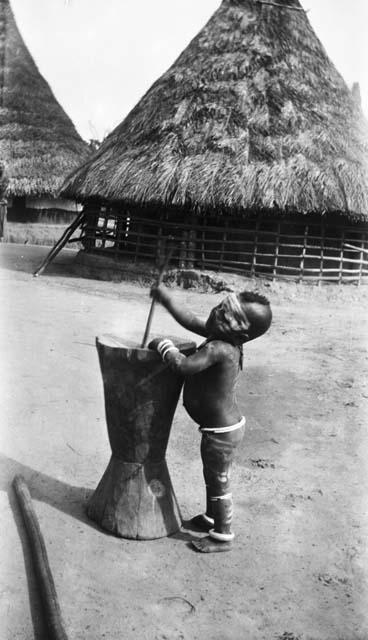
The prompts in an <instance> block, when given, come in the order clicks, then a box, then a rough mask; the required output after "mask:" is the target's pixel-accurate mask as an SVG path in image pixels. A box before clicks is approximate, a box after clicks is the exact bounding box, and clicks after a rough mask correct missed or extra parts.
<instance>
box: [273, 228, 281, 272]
mask: <svg viewBox="0 0 368 640" xmlns="http://www.w3.org/2000/svg"><path fill="white" fill-rule="evenodd" d="M280 231H281V222H278V223H277V236H276V242H275V258H274V263H273V272H272V280H275V279H276V276H277V266H278V261H279V250H280Z"/></svg>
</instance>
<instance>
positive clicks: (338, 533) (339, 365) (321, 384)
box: [0, 245, 368, 640]
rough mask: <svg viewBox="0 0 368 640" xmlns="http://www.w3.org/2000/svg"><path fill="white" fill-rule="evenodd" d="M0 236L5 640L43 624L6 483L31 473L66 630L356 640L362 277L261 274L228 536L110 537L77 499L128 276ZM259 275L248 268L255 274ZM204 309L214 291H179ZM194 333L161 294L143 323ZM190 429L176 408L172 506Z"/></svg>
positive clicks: (74, 633)
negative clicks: (102, 359) (267, 324)
mask: <svg viewBox="0 0 368 640" xmlns="http://www.w3.org/2000/svg"><path fill="white" fill-rule="evenodd" d="M46 251H47V249H45V248H42V247H29V246H24V247H22V246H20V245H18V246H17V245H1V246H0V254H1V268H0V293H1V303H0V304H1V320H2V322H1V336H0V337H1V369H2V371H1V374H2V380H3V384H2V389H1V395H2V402H1V425H2V445H1V450H2V456H1V472H0V481H1V485H0V489H1V491H0V517H1V523H2V534H3V535H2V538H1V548H0V553H1V565H2V571H1V573H2V576H1V591H0V619H1V621H2V625H1V631H0V639H1V640H10V638H11V639H12V640H30V638H33V637H35V638H37V640H39V639H40V638H42V637H43V636H42V628H41V625H40V621H39V603H38V601H37V597H36V592H35V585H34V582H33V578H32V572H31V570H30V562H29V553H28V549H27V546H26V544H25V535H24V528H23V525H22V522H21V519H20V517H19V514H18V510H17V505H16V502H15V499H14V496H13V492H12V490H11V488H9V485H10V482H11V480H12V478H13V476H14V475H15V474H16V473H22V474H23V475H24V476H25V478H26V480H27V482H28V483H29V486H30V489H31V493H32V496H33V499H34V504H35V508H36V511H37V514H38V517H39V521H40V524H41V528H42V531H43V534H44V537H45V541H46V544H47V549H48V553H49V559H50V563H51V566H52V570H53V574H54V578H55V582H56V587H57V590H58V594H59V599H60V604H61V608H62V611H63V616H64V619H65V623H66V627H67V630H68V635H69V638H70V640H72V639H73V640H82V639H83V640H86V639H87V638H88V640H101V639H102V638H106V639H108V640H118V639H119V640H133V639H134V640H137V639H139V640H197V639H198V640H199V639H201V640H207V639H208V640H366V639H367V637H368V615H367V613H366V612H367V611H368V607H367V603H368V597H367V596H368V589H367V583H368V555H367V547H366V541H367V531H368V516H367V501H368V462H367V450H368V449H367V445H368V441H367V440H368V438H367V432H366V418H367V401H368V379H367V363H368V359H367V352H366V345H367V337H368V332H367V325H366V318H367V297H368V296H367V293H366V292H365V289H364V288H363V287H362V288H358V287H341V288H339V287H328V286H327V287H323V288H317V287H305V286H304V287H303V286H300V285H295V284H289V285H280V284H277V283H267V286H266V285H265V284H262V283H261V282H259V283H258V286H259V287H260V288H261V290H262V291H263V292H265V291H267V292H268V295H269V297H270V300H271V302H272V306H273V310H274V324H273V327H272V330H271V331H270V333H269V334H266V336H264V337H263V338H262V339H260V340H259V341H256V342H254V343H252V344H250V345H249V346H248V347H247V349H246V369H245V373H244V376H243V378H242V382H241V386H240V389H239V400H240V406H241V408H242V409H243V411H244V414H245V415H246V416H247V420H248V423H247V424H248V428H247V433H246V436H245V439H244V442H243V444H242V446H241V449H240V451H239V454H238V459H237V467H236V469H235V470H234V480H233V487H234V496H235V508H236V515H235V526H234V528H235V529H236V534H237V538H236V547H235V549H234V551H233V552H231V553H230V554H219V555H215V556H203V555H200V554H196V553H195V552H193V551H192V549H191V548H190V545H189V544H188V541H189V539H190V535H189V533H188V532H186V531H183V532H181V533H180V534H178V535H175V536H172V537H170V538H163V539H160V540H156V541H150V542H134V541H130V540H122V539H117V538H115V537H113V536H109V535H106V534H105V533H104V532H102V531H101V530H99V529H98V528H96V527H94V526H93V524H92V523H91V522H89V521H88V520H87V518H86V516H85V503H86V500H87V499H88V496H89V495H90V494H91V491H92V490H93V489H94V488H95V486H96V484H97V483H98V481H99V479H100V477H101V475H102V473H103V471H104V469H105V467H106V464H107V461H108V459H109V455H110V449H109V446H108V441H107V432H106V427H105V418H104V404H103V395H102V382H101V376H100V372H99V367H98V360H97V353H96V350H95V347H94V341H95V336H96V335H99V334H102V333H112V334H117V335H123V336H126V337H129V338H133V339H134V340H136V342H137V343H138V342H139V341H140V340H141V338H142V335H143V331H144V326H145V321H146V318H147V314H148V309H149V299H148V297H147V289H146V288H144V287H142V286H141V285H139V284H137V283H136V284H132V283H114V282H103V281H97V280H88V279H82V278H79V277H77V276H76V275H73V273H72V271H71V269H70V266H71V264H72V261H73V259H74V256H75V253H74V252H71V251H67V250H64V251H63V252H62V253H61V254H60V255H59V256H58V258H57V259H56V261H55V263H54V264H53V265H51V267H50V270H49V271H47V272H46V273H45V275H43V276H40V277H39V278H37V279H35V278H33V277H32V272H33V270H34V269H35V267H36V266H38V264H39V263H40V262H41V260H42V259H43V257H44V256H45V254H46ZM252 286H253V287H254V286H255V285H254V284H253V285H252ZM175 295H177V296H178V297H179V298H180V299H182V301H183V303H185V304H188V305H191V306H193V307H196V308H197V309H198V312H199V313H201V314H203V315H206V313H207V312H208V310H209V309H210V308H211V307H212V306H213V305H214V304H215V303H216V302H217V301H218V300H219V299H220V298H221V296H222V294H213V293H206V294H203V293H198V292H195V291H190V290H180V289H176V290H175ZM157 333H159V334H170V335H177V336H180V337H190V334H189V333H186V332H184V331H182V330H181V329H180V328H179V327H177V326H176V325H175V323H174V322H173V321H172V319H171V318H170V317H168V315H167V314H166V313H165V311H164V310H163V309H161V308H157V311H156V314H155V318H154V323H153V327H152V335H156V334H157ZM198 448H199V436H198V433H197V430H196V428H195V427H194V426H193V424H192V423H191V421H190V419H189V418H188V417H187V415H186V414H185V412H184V410H183V408H182V407H181V406H179V407H178V410H177V414H176V417H175V421H174V425H173V429H172V434H171V438H170V442H169V450H168V464H169V468H170V473H171V477H172V481H173V484H174V487H175V491H176V494H177V498H178V501H179V503H180V506H181V509H182V512H183V516H184V517H188V516H190V515H192V514H194V513H197V512H198V511H199V510H200V509H201V508H202V506H203V498H204V493H203V488H202V478H201V468H200V460H199V451H198Z"/></svg>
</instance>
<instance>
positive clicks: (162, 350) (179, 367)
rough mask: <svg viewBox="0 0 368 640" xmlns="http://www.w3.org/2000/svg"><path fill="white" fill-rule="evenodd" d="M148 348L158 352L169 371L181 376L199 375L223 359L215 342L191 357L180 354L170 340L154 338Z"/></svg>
mask: <svg viewBox="0 0 368 640" xmlns="http://www.w3.org/2000/svg"><path fill="white" fill-rule="evenodd" d="M148 346H149V348H150V349H156V350H157V351H158V352H159V354H160V355H161V357H162V359H163V360H164V362H166V363H167V364H168V365H169V367H170V369H173V370H174V371H178V372H179V373H181V374H182V375H183V376H191V375H194V374H195V373H199V372H200V371H203V369H208V367H212V365H214V364H216V363H217V362H220V360H222V359H223V354H222V350H221V348H220V349H219V348H218V343H217V344H216V342H209V343H208V344H206V345H205V346H204V347H202V348H201V349H200V350H199V351H196V352H195V353H193V355H191V356H185V355H184V354H182V353H180V352H179V349H177V348H176V347H175V345H174V344H173V342H172V341H171V340H170V339H162V338H155V339H154V340H152V342H150V344H149V345H148Z"/></svg>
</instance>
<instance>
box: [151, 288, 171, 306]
mask: <svg viewBox="0 0 368 640" xmlns="http://www.w3.org/2000/svg"><path fill="white" fill-rule="evenodd" d="M150 295H151V298H153V299H154V300H156V302H160V303H161V304H162V305H164V306H165V305H166V304H167V302H168V301H169V300H170V294H169V292H168V290H167V289H166V287H165V286H164V285H163V284H159V285H158V287H157V286H153V287H152V288H151V294H150Z"/></svg>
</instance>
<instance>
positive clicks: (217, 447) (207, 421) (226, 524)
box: [149, 285, 272, 553]
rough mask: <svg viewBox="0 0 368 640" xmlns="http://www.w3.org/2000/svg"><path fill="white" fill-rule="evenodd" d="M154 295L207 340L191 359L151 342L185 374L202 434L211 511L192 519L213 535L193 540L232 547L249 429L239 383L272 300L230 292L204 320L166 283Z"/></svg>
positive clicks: (211, 547)
mask: <svg viewBox="0 0 368 640" xmlns="http://www.w3.org/2000/svg"><path fill="white" fill-rule="evenodd" d="M151 296H152V297H153V298H154V299H155V300H157V301H158V302H160V303H161V304H162V305H163V306H164V307H165V308H166V309H167V311H168V312H169V313H170V314H171V315H172V316H173V317H174V318H175V320H176V321H177V322H179V324H181V325H182V326H183V327H185V329H188V330H189V331H192V332H193V333H197V334H199V335H200V336H204V337H205V338H206V340H205V342H203V343H202V344H201V345H200V346H199V347H198V348H197V350H196V352H195V353H194V354H193V355H190V356H188V357H186V356H184V355H183V354H182V353H180V352H179V350H178V349H177V348H176V347H175V346H174V344H173V342H172V341H171V340H169V339H164V340H163V339H160V338H156V339H155V340H153V341H152V342H151V343H150V345H149V346H150V348H152V349H157V351H158V352H159V353H160V355H161V356H162V359H163V360H164V361H165V362H166V363H167V364H168V365H169V367H171V368H172V369H173V370H175V371H179V372H180V373H181V374H182V375H183V376H184V377H185V381H184V407H185V409H186V410H187V412H188V413H189V415H190V417H191V418H192V419H193V420H194V421H195V422H196V423H197V424H198V425H199V430H200V432H201V433H202V441H201V457H202V462H203V475H204V480H205V484H206V495H207V504H206V512H205V513H204V514H200V515H198V516H196V517H194V518H192V520H191V521H190V522H191V524H192V525H194V526H195V528H199V529H200V530H202V531H207V532H209V535H208V536H206V537H204V538H202V539H201V540H193V541H192V544H193V545H194V547H195V548H196V549H197V550H198V551H201V552H205V553H211V552H217V551H229V550H230V549H231V547H232V540H233V538H234V533H233V532H232V530H231V522H232V510H233V509H232V494H231V491H230V471H231V465H232V462H233V458H234V452H235V449H236V447H237V446H238V445H239V443H240V442H241V440H242V438H243V435H244V430H245V418H244V417H243V416H241V415H240V412H239V409H238V407H237V404H236V398H235V386H236V383H237V380H238V375H239V370H240V369H241V368H242V359H243V348H242V345H243V343H244V342H249V341H250V340H254V339H255V338H258V337H259V336H261V335H262V334H263V333H265V332H266V331H267V329H268V328H269V326H270V324H271V320H272V313H271V308H270V303H269V302H268V300H267V298H265V297H264V296H261V295H259V294H257V293H252V292H249V291H243V292H242V293H239V294H235V293H231V294H229V295H227V296H226V297H225V298H224V299H223V300H222V302H220V304H218V305H217V306H216V307H214V308H213V309H212V311H211V312H210V314H209V316H208V319H207V320H201V319H200V318H199V317H197V316H196V315H195V314H193V313H192V312H191V311H189V310H186V309H184V308H183V307H182V305H181V304H180V303H179V302H176V301H175V300H174V298H173V297H172V295H171V294H170V292H169V291H168V289H166V288H165V287H164V286H163V285H159V286H158V287H153V288H152V290H151Z"/></svg>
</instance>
